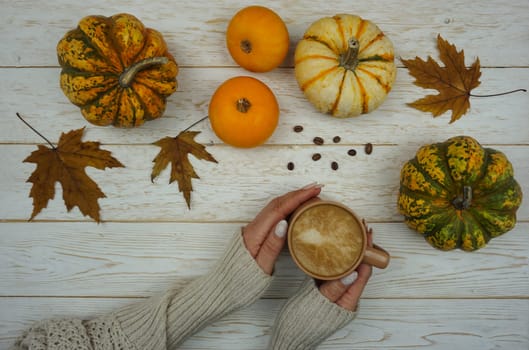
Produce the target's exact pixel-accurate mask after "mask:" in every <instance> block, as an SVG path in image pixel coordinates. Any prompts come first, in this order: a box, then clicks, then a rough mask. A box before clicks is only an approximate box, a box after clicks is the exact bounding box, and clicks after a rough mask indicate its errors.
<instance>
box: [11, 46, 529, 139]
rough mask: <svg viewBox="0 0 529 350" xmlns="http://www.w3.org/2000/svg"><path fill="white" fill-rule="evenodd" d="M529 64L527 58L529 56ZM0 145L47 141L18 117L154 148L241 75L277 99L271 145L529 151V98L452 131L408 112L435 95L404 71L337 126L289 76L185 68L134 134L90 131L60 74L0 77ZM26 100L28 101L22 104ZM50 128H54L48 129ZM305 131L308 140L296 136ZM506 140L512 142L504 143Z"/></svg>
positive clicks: (511, 84) (477, 102)
mask: <svg viewBox="0 0 529 350" xmlns="http://www.w3.org/2000/svg"><path fill="white" fill-rule="evenodd" d="M528 56H529V55H528ZM482 71H483V75H482V77H481V81H482V84H481V86H479V87H478V88H476V89H475V91H473V93H474V94H482V95H484V94H493V93H499V92H504V91H510V90H512V89H515V88H520V87H526V86H524V85H523V83H522V82H524V81H529V69H521V68H519V69H516V68H515V69H483V70H482ZM0 74H1V76H2V79H3V84H2V85H0V106H1V107H0V111H1V112H2V115H3V117H2V118H0V128H2V129H4V130H9V131H10V132H7V133H1V134H0V143H40V142H42V140H41V139H40V138H39V137H38V136H37V135H35V134H34V133H33V132H32V131H31V130H29V129H28V128H27V127H26V126H25V125H24V124H22V123H21V122H20V121H18V119H17V118H16V116H15V113H16V112H19V113H21V114H22V115H23V116H24V118H25V119H26V120H27V121H28V122H29V123H30V124H31V125H33V127H35V128H36V129H38V130H39V131H40V132H41V133H42V134H44V135H46V136H47V137H48V138H49V139H50V140H52V141H54V142H56V141H57V140H58V138H59V136H60V133H61V132H66V131H68V130H71V129H78V128H81V127H83V126H84V127H86V128H87V134H88V135H90V137H91V138H93V139H97V140H100V141H101V142H103V143H106V144H116V143H117V144H131V143H132V144H135V143H146V144H150V143H152V142H154V141H156V140H157V139H159V138H162V137H164V136H175V135H176V134H178V133H179V132H180V131H181V130H183V129H185V128H187V127H188V126H190V125H191V124H193V123H194V122H196V121H197V120H199V119H201V118H203V117H205V116H207V114H208V107H209V101H210V98H211V95H212V94H213V92H214V91H215V89H216V88H217V87H218V85H220V84H221V83H222V82H223V81H224V80H226V79H228V78H230V77H233V76H236V75H251V76H254V77H256V78H257V79H260V80H262V81H263V82H265V83H266V84H267V85H268V86H269V87H270V88H271V89H272V90H273V91H274V93H275V95H276V97H277V99H278V102H279V104H280V107H281V114H280V118H279V125H278V127H277V129H276V131H275V132H274V134H273V135H272V137H271V138H270V139H269V140H268V141H267V144H285V143H288V144H310V143H312V139H313V138H314V137H315V136H320V137H323V138H324V139H326V140H327V141H328V142H331V141H330V140H331V139H332V138H333V137H334V136H336V135H339V136H341V137H342V143H355V144H357V143H366V142H373V143H379V144H401V143H408V142H410V141H413V140H416V139H417V137H419V136H420V137H423V138H424V139H432V140H443V139H446V138H448V137H451V136H453V135H461V134H470V135H475V136H476V137H479V138H480V139H481V140H483V142H487V143H489V144H529V132H527V130H529V118H526V111H527V110H529V95H528V94H527V93H517V94H513V95H506V96H501V97H490V98H471V109H470V111H469V112H468V114H467V115H465V116H463V117H462V118H461V119H460V120H458V121H457V122H455V123H453V124H448V123H449V121H450V113H445V114H444V115H442V116H440V117H438V118H435V119H434V118H433V117H432V116H431V114H429V113H424V112H420V111H418V110H416V109H413V108H411V107H408V106H406V103H409V102H413V101H414V100H416V99H418V98H420V97H422V96H425V95H427V94H431V93H433V91H432V90H425V89H422V88H419V87H417V86H415V85H413V78H411V77H410V76H409V75H408V71H407V70H406V69H404V68H402V69H399V70H398V75H397V81H396V83H395V85H394V87H393V90H392V92H391V93H390V94H389V96H388V98H387V100H386V101H385V102H384V104H383V105H382V106H381V107H380V108H378V109H377V110H375V111H373V112H371V113H370V114H368V115H362V116H360V117H357V118H350V119H345V120H344V119H337V118H332V117H329V116H327V115H325V114H322V113H319V112H318V111H316V110H315V108H314V107H313V106H312V105H311V104H310V103H309V101H308V100H307V99H306V98H305V97H304V96H303V94H302V92H301V91H300V89H299V87H298V85H297V83H296V81H295V78H294V76H293V70H292V69H278V70H275V71H273V72H270V73H267V74H265V75H263V74H261V75H259V74H249V73H248V72H244V71H242V70H239V69H222V68H184V69H182V70H181V71H180V74H179V76H178V81H179V88H178V91H177V92H176V93H175V94H173V95H172V96H171V97H169V99H168V103H167V109H166V112H165V116H164V117H163V118H160V119H158V120H155V121H150V122H148V123H145V124H144V125H143V126H141V127H139V128H135V129H118V128H113V127H106V128H104V127H97V126H94V125H91V124H89V123H88V122H87V121H86V120H85V119H84V118H83V117H82V115H81V113H80V111H79V108H77V107H76V106H74V105H73V104H71V103H70V102H69V101H68V100H67V98H66V97H65V96H64V94H63V93H62V91H61V90H60V88H59V82H58V79H59V69H57V68H40V69H36V68H25V69H13V68H11V69H0ZM20 96H23V98H20ZM51 120H52V121H53V122H50V121H51ZM295 125H302V126H304V128H305V130H304V132H303V133H299V134H298V133H295V132H293V131H292V129H293V127H294V126H295ZM193 130H197V131H202V134H200V135H199V136H198V138H197V140H199V141H201V142H206V143H215V144H218V143H221V141H220V140H219V139H218V138H217V137H216V135H215V134H214V133H213V131H212V130H211V126H210V124H209V122H208V121H204V122H202V123H201V124H199V125H197V126H196V127H194V128H193ZM505 135H509V137H505Z"/></svg>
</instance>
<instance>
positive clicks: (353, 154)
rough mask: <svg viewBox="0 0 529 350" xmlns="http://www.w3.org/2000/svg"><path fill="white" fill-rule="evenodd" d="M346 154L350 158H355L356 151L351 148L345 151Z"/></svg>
mask: <svg viewBox="0 0 529 350" xmlns="http://www.w3.org/2000/svg"><path fill="white" fill-rule="evenodd" d="M347 154H348V155H350V156H351V157H354V156H356V150H355V149H353V148H351V149H350V150H349V151H347Z"/></svg>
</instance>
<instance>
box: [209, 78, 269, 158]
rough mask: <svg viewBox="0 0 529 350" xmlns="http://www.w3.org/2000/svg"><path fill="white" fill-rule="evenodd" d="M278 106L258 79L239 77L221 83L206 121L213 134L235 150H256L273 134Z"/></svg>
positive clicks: (212, 100)
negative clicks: (254, 148)
mask: <svg viewBox="0 0 529 350" xmlns="http://www.w3.org/2000/svg"><path fill="white" fill-rule="evenodd" d="M278 119H279V105H278V103H277V100H276V98H275V96H274V93H273V92H272V90H270V88H269V87H268V86H266V85H265V84H264V83H263V82H261V81H260V80H257V79H255V78H252V77H246V76H240V77H235V78H231V79H228V80H227V81H225V82H224V83H222V84H221V85H220V86H219V87H218V88H217V90H216V91H215V93H214V94H213V96H212V98H211V102H210V104H209V120H210V122H211V127H212V128H213V131H214V132H215V134H216V135H217V136H218V137H219V138H220V139H221V140H222V141H224V142H225V143H227V144H229V145H232V146H235V147H244V148H250V147H256V146H259V145H261V144H263V143H264V142H265V141H266V140H267V139H268V138H269V137H270V136H271V135H272V134H273V132H274V130H275V128H276V127H277V122H278Z"/></svg>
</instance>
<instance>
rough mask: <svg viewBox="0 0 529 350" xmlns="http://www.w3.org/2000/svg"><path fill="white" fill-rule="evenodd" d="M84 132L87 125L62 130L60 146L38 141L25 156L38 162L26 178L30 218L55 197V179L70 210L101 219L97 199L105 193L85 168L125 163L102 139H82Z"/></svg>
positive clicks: (101, 167) (110, 166)
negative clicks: (104, 147) (98, 140)
mask: <svg viewBox="0 0 529 350" xmlns="http://www.w3.org/2000/svg"><path fill="white" fill-rule="evenodd" d="M21 119H22V118H21ZM26 124H27V123H26ZM28 126H29V125H28ZM30 127H31V126H30ZM32 129H33V128H32ZM33 130H34V129H33ZM83 132H84V128H82V129H77V130H71V131H69V132H68V133H66V134H65V133H61V137H60V138H59V143H58V144H57V147H55V146H53V144H51V142H49V141H48V140H46V141H48V143H50V146H51V148H50V147H46V146H43V145H38V146H37V147H38V150H36V151H33V152H32V153H31V154H30V155H29V156H28V157H27V158H26V159H24V162H27V163H35V164H37V168H36V169H35V171H34V172H33V173H32V174H31V176H30V177H29V179H28V180H27V182H31V183H33V186H32V187H31V191H30V194H29V196H30V197H32V198H33V213H32V214H31V218H30V219H29V220H32V219H33V218H34V217H35V216H36V215H37V214H38V213H40V211H41V210H42V209H43V208H46V206H47V205H48V201H49V200H50V199H53V198H54V196H55V182H59V183H60V184H61V186H62V197H63V199H64V204H65V205H66V209H67V210H68V211H70V210H71V209H72V208H73V207H78V208H79V210H80V211H81V213H83V215H85V216H86V215H88V216H90V217H91V218H92V219H94V220H95V221H97V222H101V218H100V216H99V210H100V208H99V203H98V202H97V200H98V199H99V198H104V197H105V194H104V193H103V192H102V191H101V189H100V188H99V186H97V183H95V182H94V180H92V179H91V178H90V177H89V176H88V175H87V174H86V172H85V168H86V167H87V166H91V167H94V168H97V169H101V170H103V169H105V168H114V167H123V164H121V163H120V162H119V161H118V160H117V159H115V158H114V157H112V156H111V153H110V152H109V151H105V150H102V149H100V148H99V145H100V144H99V142H82V141H81V138H82V136H83ZM39 135H40V134H39ZM41 136H42V135H41Z"/></svg>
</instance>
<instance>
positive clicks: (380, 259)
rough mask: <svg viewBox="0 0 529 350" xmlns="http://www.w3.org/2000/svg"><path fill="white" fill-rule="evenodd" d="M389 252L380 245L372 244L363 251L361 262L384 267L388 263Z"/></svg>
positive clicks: (380, 267)
mask: <svg viewBox="0 0 529 350" xmlns="http://www.w3.org/2000/svg"><path fill="white" fill-rule="evenodd" d="M389 259H390V257H389V253H388V252H387V251H386V250H384V249H382V248H381V247H380V246H378V245H376V244H373V246H372V247H367V248H366V251H365V253H364V258H363V259H362V262H363V263H366V264H369V265H372V266H374V267H378V268H379V269H385V268H386V267H387V266H388V264H389Z"/></svg>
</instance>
